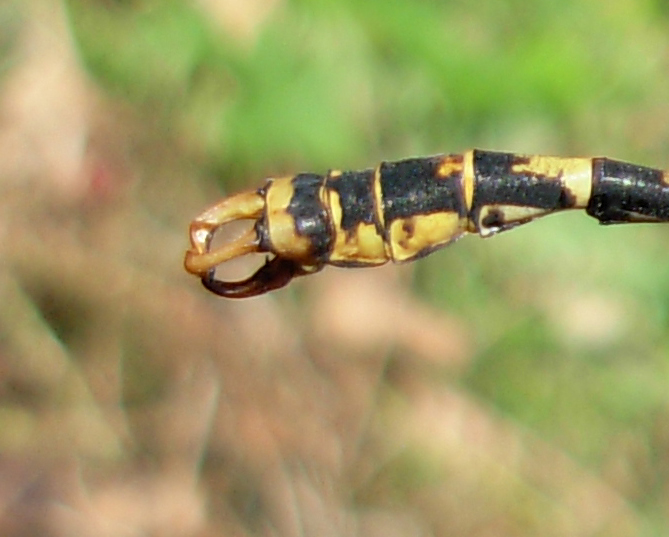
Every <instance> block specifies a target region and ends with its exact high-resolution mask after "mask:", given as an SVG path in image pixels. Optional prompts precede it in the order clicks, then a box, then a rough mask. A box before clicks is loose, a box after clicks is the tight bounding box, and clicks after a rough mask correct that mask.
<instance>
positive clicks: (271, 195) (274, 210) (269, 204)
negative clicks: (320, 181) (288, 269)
mask: <svg viewBox="0 0 669 537" xmlns="http://www.w3.org/2000/svg"><path fill="white" fill-rule="evenodd" d="M292 180H293V178H292V177H281V178H279V179H274V180H273V181H272V182H271V183H270V185H269V186H268V187H267V197H266V205H265V206H266V208H267V224H268V228H269V236H270V240H271V242H272V247H273V252H274V253H275V254H276V255H278V256H281V257H286V258H288V259H296V260H301V259H304V258H305V257H308V256H309V255H310V253H311V241H310V240H309V237H304V236H302V235H299V234H298V233H297V228H296V227H295V219H294V218H293V216H292V215H291V214H290V213H289V212H288V211H287V209H288V205H290V201H291V199H292V198H293V195H294V194H295V188H294V187H293V184H292ZM322 190H323V189H321V191H322Z"/></svg>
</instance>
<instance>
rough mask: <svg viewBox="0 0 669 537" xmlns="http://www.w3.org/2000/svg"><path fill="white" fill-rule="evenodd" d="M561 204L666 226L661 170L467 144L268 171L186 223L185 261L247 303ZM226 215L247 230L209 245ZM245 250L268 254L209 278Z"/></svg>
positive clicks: (668, 209) (606, 220)
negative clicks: (349, 164) (235, 275)
mask: <svg viewBox="0 0 669 537" xmlns="http://www.w3.org/2000/svg"><path fill="white" fill-rule="evenodd" d="M567 209H582V210H585V212H586V213H587V214H588V215H589V216H591V217H593V218H596V219H597V220H598V221H599V222H600V223H601V224H607V225H608V224H622V223H634V222H669V172H667V171H663V170H659V169H654V168H648V167H645V166H639V165H636V164H630V163H627V162H622V161H618V160H613V159H609V158H605V157H595V158H588V157H577V158H564V157H553V156H540V155H521V154H516V153H508V152H498V151H485V150H480V149H474V150H470V151H467V152H465V153H462V154H450V155H436V156H430V157H423V158H409V159H405V160H400V161H396V162H382V163H381V164H379V165H378V166H377V167H376V168H373V169H367V170H362V171H341V170H330V171H329V172H328V173H326V174H323V175H319V174H315V173H300V174H297V175H294V176H285V177H276V178H270V179H268V180H267V181H266V182H265V184H264V186H262V187H260V188H258V189H256V190H247V191H244V192H240V193H238V194H234V195H232V196H229V197H227V198H224V199H223V200H222V201H220V202H219V203H217V204H216V205H214V206H213V207H211V208H209V209H208V210H206V211H205V212H203V213H202V214H201V215H200V216H198V217H197V218H195V220H193V222H192V223H191V225H190V243H191V247H190V249H189V250H188V251H187V252H186V257H185V261H184V265H185V268H186V270H187V271H188V272H190V273H191V274H194V275H196V276H198V277H199V278H200V279H201V281H202V283H203V284H204V286H205V287H206V288H207V289H208V290H209V291H211V292H213V293H215V294H216V295H219V296H223V297H227V298H247V297H253V296H257V295H261V294H264V293H267V292H269V291H272V290H275V289H279V288H281V287H284V286H285V285H287V284H288V283H289V282H290V281H291V280H292V279H294V278H296V277H298V276H303V275H307V274H313V273H315V272H318V271H319V270H321V269H322V268H323V267H325V266H326V265H334V266H339V267H373V266H378V265H382V264H384V263H386V262H388V261H393V262H396V263H402V262H409V261H413V260H416V259H419V258H421V257H424V256H426V255H428V254H430V253H432V252H433V251H435V250H437V249H439V248H443V247H445V246H447V245H449V244H452V243H453V242H455V241H456V240H458V239H459V238H461V237H463V236H464V235H466V234H478V235H480V236H481V237H484V238H485V237H490V236H492V235H495V234H496V233H499V232H502V231H507V230H509V229H512V228H515V227H517V226H519V225H521V224H525V223H528V222H531V221H533V220H535V219H537V218H539V217H542V216H545V215H548V214H551V213H555V212H558V211H563V210H567ZM235 220H251V221H253V225H252V227H250V228H249V229H248V230H247V231H246V233H244V234H243V235H241V236H240V237H238V238H236V239H234V240H231V241H229V242H226V243H225V244H222V245H221V246H218V247H216V248H212V247H211V246H212V238H213V236H214V234H215V233H216V232H217V231H218V230H219V229H220V228H221V227H222V226H224V225H226V224H228V223H230V222H232V221H235ZM252 253H266V254H268V257H267V258H266V260H265V263H264V265H262V266H261V267H260V268H259V269H257V270H256V271H255V273H253V274H252V275H251V276H249V277H248V278H246V279H243V280H239V281H224V280H221V279H218V278H217V277H216V267H217V266H219V265H220V264H222V263H225V262H227V261H229V260H231V259H234V258H236V257H240V256H244V255H247V254H252ZM270 255H271V256H272V257H271V258H270Z"/></svg>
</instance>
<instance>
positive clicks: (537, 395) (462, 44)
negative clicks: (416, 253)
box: [0, 0, 669, 537]
mask: <svg viewBox="0 0 669 537" xmlns="http://www.w3.org/2000/svg"><path fill="white" fill-rule="evenodd" d="M668 15H669V13H668V12H667V10H666V6H665V5H664V3H663V2H652V1H645V2H643V1H633V0H606V1H605V0H586V1H583V0H581V1H577V0H564V1H561V2H557V1H555V0H539V1H535V2H531V3H527V2H523V1H520V0H506V1H500V0H481V1H479V2H477V3H475V4H473V3H471V2H464V1H461V0H451V1H437V0H419V1H416V0H368V1H360V0H314V1H311V0H199V1H197V2H196V1H188V0H162V1H158V0H132V1H118V0H96V1H91V0H69V1H68V2H65V3H63V4H61V3H59V2H53V1H52V0H32V1H31V2H21V1H19V0H16V1H7V2H5V3H4V4H1V5H0V189H2V191H1V192H0V230H1V233H0V237H2V241H0V247H1V248H2V252H0V259H2V263H1V264H0V484H1V486H0V502H1V503H0V505H1V507H2V508H1V509H0V533H1V534H2V535H8V536H12V535H17V536H18V535H53V536H61V535H62V536H66V535H67V536H70V535H82V536H88V535H91V536H96V537H98V536H107V535H108V536H114V537H116V536H124V535H128V536H130V535H133V536H134V535H144V534H151V535H198V536H214V535H240V536H243V535H281V536H293V535H294V536H298V535H301V536H306V535H318V536H321V535H364V536H372V537H373V536H375V535H379V536H380V535H383V536H387V535H397V536H404V535H407V536H416V535H448V536H451V535H458V536H460V535H462V536H475V535H476V536H478V535H499V536H534V535H542V536H544V535H546V536H551V535H555V536H564V535H579V536H580V535H582V536H591V535H592V536H594V535H607V536H632V535H635V536H636V535H663V534H665V533H667V531H669V512H668V508H667V506H669V485H668V483H669V479H667V475H668V473H669V427H668V426H667V424H668V423H669V390H668V389H667V387H668V386H669V263H667V259H669V250H668V249H667V247H666V244H667V237H668V236H669V235H668V234H669V230H668V229H665V228H664V227H663V226H655V227H653V226H643V225H639V226H620V227H618V228H616V227H615V226H613V227H608V228H604V227H601V226H598V225H597V224H596V222H594V221H593V220H591V219H589V218H587V217H586V216H584V215H578V214H568V215H567V214H565V215H560V216H555V217H551V218H548V219H545V220H544V221H540V222H535V223H532V224H531V225H528V226H523V227H521V228H519V229H518V230H516V231H513V232H511V233H508V234H502V235H500V236H499V237H495V238H492V239H489V240H485V241H483V240H479V239H477V238H473V237H472V238H467V239H464V240H462V241H460V242H459V243H458V244H456V245H454V246H451V247H449V248H447V249H445V250H444V251H442V252H439V253H435V254H433V255H432V256H430V257H429V258H426V259H424V260H421V261H420V262H418V263H416V264H414V265H411V266H410V265H406V266H400V267H398V266H394V267H387V268H382V269H368V270H359V271H356V270H336V269H329V270H326V271H324V273H322V274H319V275H316V276H310V277H309V278H303V279H302V280H303V281H298V282H295V283H294V284H293V285H292V286H291V287H289V288H287V289H285V290H282V291H279V292H276V293H273V294H271V295H268V296H265V297H262V298H259V299H255V300H250V301H241V302H228V301H224V300H218V299H216V298H215V297H212V296H209V295H208V294H207V293H206V292H205V291H204V290H203V289H202V288H201V287H200V286H199V285H198V283H197V281H194V279H193V278H192V277H189V276H188V275H186V274H185V273H184V271H183V270H182V268H181V263H182V255H183V252H184V250H185V248H186V246H187V229H188V223H189V220H190V219H191V218H192V217H193V216H195V215H196V214H197V213H198V212H199V211H201V210H202V209H204V208H205V207H206V206H207V205H208V204H210V203H213V202H214V201H215V200H216V199H217V197H218V196H220V195H222V194H223V193H226V192H227V193H229V192H231V191H234V190H235V189H238V188H242V187H249V186H256V185H258V186H260V185H261V184H262V183H263V180H264V177H265V176H268V175H273V174H282V173H293V172H297V171H306V170H310V171H316V172H323V171H325V170H327V169H328V168H340V169H345V168H357V167H368V166H373V165H376V164H377V162H378V161H380V160H382V159H386V160H391V159H399V158H402V157H406V156H411V155H420V154H430V153H436V152H460V151H462V150H464V149H468V148H470V147H483V148H488V149H503V150H511V151H516V152H519V153H554V154H563V155H570V154H571V155H607V156H611V157H616V158H620V159H624V160H630V161H634V162H638V163H640V164H647V165H651V166H654V167H665V168H669V156H668V155H669V79H668V78H669V18H668ZM252 268H253V267H252V266H243V267H241V268H240V270H247V269H248V270H251V269H252Z"/></svg>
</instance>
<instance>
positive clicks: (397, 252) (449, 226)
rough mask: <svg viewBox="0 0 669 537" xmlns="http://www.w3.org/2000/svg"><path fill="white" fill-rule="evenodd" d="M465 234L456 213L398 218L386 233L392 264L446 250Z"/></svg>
mask: <svg viewBox="0 0 669 537" xmlns="http://www.w3.org/2000/svg"><path fill="white" fill-rule="evenodd" d="M464 232H465V229H464V228H463V226H462V224H461V221H460V217H459V216H458V214H457V213H456V212H441V213H434V214H425V215H416V216H411V217H409V218H398V219H397V220H394V221H393V222H392V224H391V225H390V229H389V231H388V234H389V240H388V242H389V245H390V249H391V255H392V259H393V261H397V262H401V261H408V260H410V259H412V258H414V257H416V256H419V255H421V254H422V253H424V252H425V250H430V251H431V250H434V249H436V248H439V247H441V246H446V245H447V244H449V243H450V242H452V241H454V240H456V239H458V238H460V237H461V236H462V234H463V233H464Z"/></svg>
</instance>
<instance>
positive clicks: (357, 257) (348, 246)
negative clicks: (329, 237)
mask: <svg viewBox="0 0 669 537" xmlns="http://www.w3.org/2000/svg"><path fill="white" fill-rule="evenodd" d="M329 193H330V199H329V203H328V206H329V207H330V215H331V217H332V222H333V224H334V229H335V245H334V248H333V249H332V253H331V254H330V257H329V262H331V263H335V264H346V263H356V264H365V265H366V264H369V265H382V264H383V263H385V262H386V261H388V255H387V254H386V248H385V244H384V241H383V237H382V236H380V235H379V233H378V230H377V229H376V226H375V225H374V224H364V223H360V224H358V225H357V226H356V228H355V229H354V230H350V231H349V230H344V229H342V227H341V222H342V215H343V211H342V207H341V199H340V197H339V194H338V193H337V192H336V191H334V190H330V191H329Z"/></svg>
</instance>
